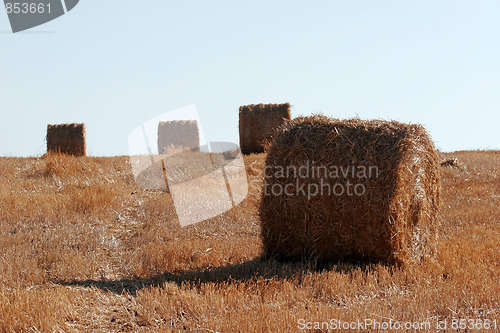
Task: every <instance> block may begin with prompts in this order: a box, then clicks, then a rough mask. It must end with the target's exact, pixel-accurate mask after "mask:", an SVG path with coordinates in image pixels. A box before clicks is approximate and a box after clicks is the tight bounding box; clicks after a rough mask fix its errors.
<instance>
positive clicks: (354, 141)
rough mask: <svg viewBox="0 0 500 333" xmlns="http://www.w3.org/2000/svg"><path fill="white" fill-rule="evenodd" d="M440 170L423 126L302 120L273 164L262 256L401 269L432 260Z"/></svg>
mask: <svg viewBox="0 0 500 333" xmlns="http://www.w3.org/2000/svg"><path fill="white" fill-rule="evenodd" d="M438 167H439V163H438V156H437V153H436V150H435V148H434V145H433V143H432V141H431V139H430V137H429V135H428V134H427V132H426V131H425V129H424V128H423V127H422V126H421V125H407V124H402V123H399V122H395V121H393V122H386V121H380V120H374V121H364V120H360V119H350V120H344V121H341V120H336V119H331V118H328V117H325V116H322V115H315V116H311V117H300V118H296V119H294V120H293V121H291V122H288V123H287V124H285V125H284V126H282V127H281V128H280V131H279V134H278V135H277V136H276V137H275V138H274V140H273V142H272V144H271V147H270V149H269V152H268V156H267V159H266V167H265V170H264V171H265V179H264V185H263V192H262V201H261V205H260V217H261V226H262V238H263V244H264V254H265V255H266V256H268V257H274V258H277V259H284V260H290V259H311V258H315V259H319V260H356V261H357V260H360V261H380V262H386V263H395V264H404V263H411V262H416V261H419V260H421V259H422V258H432V257H434V256H435V250H436V242H437V227H438V211H439V203H440V199H439V196H440V181H439V170H438Z"/></svg>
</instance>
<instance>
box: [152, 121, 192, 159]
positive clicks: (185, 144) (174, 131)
mask: <svg viewBox="0 0 500 333" xmlns="http://www.w3.org/2000/svg"><path fill="white" fill-rule="evenodd" d="M178 149H181V150H192V151H199V149H200V133H199V130H198V122H197V121H196V120H172V121H161V122H160V123H159V124H158V154H166V153H171V152H172V151H173V150H178Z"/></svg>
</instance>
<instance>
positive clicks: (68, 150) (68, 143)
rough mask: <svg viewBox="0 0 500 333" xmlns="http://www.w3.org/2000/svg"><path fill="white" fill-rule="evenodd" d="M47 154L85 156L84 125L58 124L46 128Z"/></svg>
mask: <svg viewBox="0 0 500 333" xmlns="http://www.w3.org/2000/svg"><path fill="white" fill-rule="evenodd" d="M47 153H48V154H51V153H56V154H66V155H72V156H85V154H86V143H85V125H84V124H58V125H48V126H47Z"/></svg>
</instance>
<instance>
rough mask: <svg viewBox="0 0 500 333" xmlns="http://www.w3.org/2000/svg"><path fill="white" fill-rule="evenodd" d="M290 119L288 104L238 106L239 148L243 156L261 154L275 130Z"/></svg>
mask: <svg viewBox="0 0 500 333" xmlns="http://www.w3.org/2000/svg"><path fill="white" fill-rule="evenodd" d="M290 119H291V112H290V104H289V103H284V104H251V105H244V106H240V112H239V131H240V148H241V152H242V153H243V154H258V153H263V152H264V150H265V147H266V145H267V144H268V143H269V142H270V141H271V140H272V137H273V135H275V134H276V129H277V128H278V127H280V126H281V125H282V124H283V123H284V122H286V121H287V120H290Z"/></svg>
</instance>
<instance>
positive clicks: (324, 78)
mask: <svg viewBox="0 0 500 333" xmlns="http://www.w3.org/2000/svg"><path fill="white" fill-rule="evenodd" d="M499 38H500V2H499V1H497V0H490V1H487V0H477V1H476V0H474V1H472V0H471V1H449V0H447V1H441V0H418V1H416V0H413V1H406V0H393V1H374V0H369V1H368V0H367V1H347V0H344V1H293V2H292V1H272V0H271V1H234V0H233V1H210V0H204V1H201V0H200V1H154V2H153V1H146V2H140V1H117V0H106V1H98V0H81V1H80V3H79V4H78V6H76V7H75V8H74V9H73V10H72V11H70V12H69V13H67V14H66V15H64V16H62V17H60V18H58V19H56V20H54V21H52V22H49V23H47V24H45V25H42V26H39V27H36V28H34V29H31V30H29V31H27V32H24V33H17V34H12V33H11V32H10V26H9V22H8V18H7V14H6V12H5V11H4V10H3V9H0V155H8V156H9V155H14V156H30V155H40V154H43V153H44V152H45V143H44V137H45V132H46V126H47V124H48V123H65V122H85V124H86V126H87V146H88V153H89V154H91V155H99V156H100V155H123V154H128V135H129V133H130V132H131V131H132V130H133V129H134V128H135V127H137V126H138V125H140V124H141V123H143V122H145V121H147V120H148V119H151V118H153V117H155V116H157V115H159V114H162V113H165V112H168V111H170V110H173V109H177V108H179V107H183V106H185V105H190V104H195V105H196V107H197V109H198V112H199V115H200V119H201V122H202V126H203V128H204V132H205V135H206V137H207V139H208V140H209V141H229V142H235V143H238V140H239V139H238V107H239V106H240V105H244V104H250V103H281V102H289V103H291V104H292V106H293V108H292V115H293V116H297V115H301V114H303V115H305V114H310V113H314V112H323V113H325V114H327V115H330V116H333V117H338V118H349V117H354V116H356V115H358V116H359V117H361V118H369V119H371V118H382V119H395V120H399V121H404V122H412V123H421V124H423V125H424V126H425V127H426V128H427V129H428V131H429V132H430V133H431V135H432V137H433V139H434V141H435V142H436V145H437V147H438V148H439V149H441V150H444V151H453V150H462V149H500V134H499V132H500V128H499V124H500V43H499V41H500V39H499Z"/></svg>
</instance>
